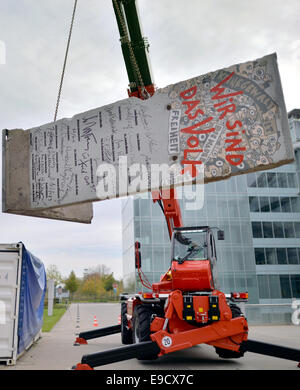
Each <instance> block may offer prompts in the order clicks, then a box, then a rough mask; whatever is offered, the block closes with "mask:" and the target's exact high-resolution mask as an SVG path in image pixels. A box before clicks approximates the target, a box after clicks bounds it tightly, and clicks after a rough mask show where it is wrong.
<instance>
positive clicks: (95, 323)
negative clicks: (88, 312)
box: [94, 316, 99, 326]
mask: <svg viewBox="0 0 300 390" xmlns="http://www.w3.org/2000/svg"><path fill="white" fill-rule="evenodd" d="M94 326H99V325H98V321H97V318H96V316H94Z"/></svg>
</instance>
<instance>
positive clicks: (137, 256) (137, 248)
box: [134, 241, 142, 269]
mask: <svg viewBox="0 0 300 390" xmlns="http://www.w3.org/2000/svg"><path fill="white" fill-rule="evenodd" d="M134 247H135V268H136V269H140V268H141V266H142V261H141V252H140V247H141V244H140V243H139V242H138V241H136V242H135V244H134Z"/></svg>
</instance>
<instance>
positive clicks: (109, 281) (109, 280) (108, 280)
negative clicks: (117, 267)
mask: <svg viewBox="0 0 300 390" xmlns="http://www.w3.org/2000/svg"><path fill="white" fill-rule="evenodd" d="M103 280H104V284H103V286H104V288H105V291H107V292H108V291H111V290H112V289H113V284H114V283H115V279H114V277H113V274H112V273H111V274H109V275H105V276H104V277H103Z"/></svg>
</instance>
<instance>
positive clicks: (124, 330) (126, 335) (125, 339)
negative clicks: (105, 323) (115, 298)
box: [121, 302, 133, 344]
mask: <svg viewBox="0 0 300 390" xmlns="http://www.w3.org/2000/svg"><path fill="white" fill-rule="evenodd" d="M126 313H127V305H126V302H122V304H121V340H122V344H132V343H133V338H132V330H131V329H130V328H129V327H128V321H127V317H126Z"/></svg>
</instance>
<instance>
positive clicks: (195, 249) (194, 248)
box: [178, 246, 200, 264]
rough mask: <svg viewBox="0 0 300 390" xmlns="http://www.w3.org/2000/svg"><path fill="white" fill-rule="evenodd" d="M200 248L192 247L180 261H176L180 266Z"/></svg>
mask: <svg viewBox="0 0 300 390" xmlns="http://www.w3.org/2000/svg"><path fill="white" fill-rule="evenodd" d="M199 249H200V248H199V247H198V246H194V247H193V249H192V250H191V251H190V252H189V253H188V254H187V255H185V256H184V257H183V258H182V259H179V260H178V264H182V263H183V262H184V261H185V260H187V259H188V257H189V256H191V255H192V254H193V253H194V252H196V251H198V250H199Z"/></svg>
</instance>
